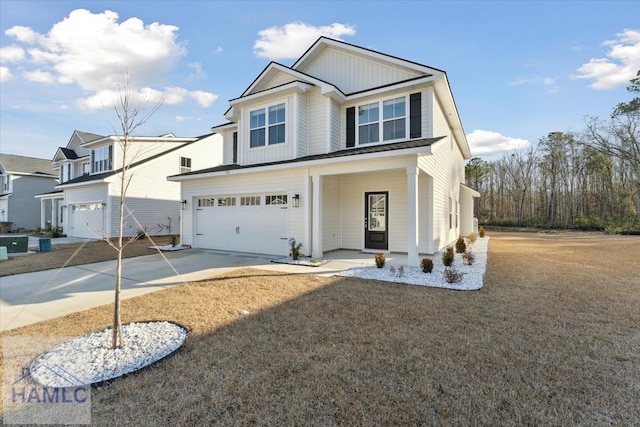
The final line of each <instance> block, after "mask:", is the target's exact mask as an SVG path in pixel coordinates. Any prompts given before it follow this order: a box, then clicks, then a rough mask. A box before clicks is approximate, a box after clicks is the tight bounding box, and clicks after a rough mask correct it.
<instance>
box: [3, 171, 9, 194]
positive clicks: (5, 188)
mask: <svg viewBox="0 0 640 427" xmlns="http://www.w3.org/2000/svg"><path fill="white" fill-rule="evenodd" d="M10 182H11V176H10V175H2V191H3V192H5V191H9V188H10Z"/></svg>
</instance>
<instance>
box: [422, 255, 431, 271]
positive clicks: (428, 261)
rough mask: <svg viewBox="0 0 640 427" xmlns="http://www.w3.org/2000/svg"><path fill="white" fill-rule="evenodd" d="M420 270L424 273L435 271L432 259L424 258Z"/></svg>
mask: <svg viewBox="0 0 640 427" xmlns="http://www.w3.org/2000/svg"><path fill="white" fill-rule="evenodd" d="M420 268H421V269H422V272H423V273H431V272H432V271H433V260H432V259H431V258H422V261H420Z"/></svg>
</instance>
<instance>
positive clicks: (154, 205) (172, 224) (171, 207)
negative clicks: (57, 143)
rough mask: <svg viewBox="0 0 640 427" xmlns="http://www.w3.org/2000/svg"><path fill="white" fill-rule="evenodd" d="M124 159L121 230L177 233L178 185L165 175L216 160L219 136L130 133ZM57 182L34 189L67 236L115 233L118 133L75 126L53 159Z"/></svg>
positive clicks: (119, 166) (120, 160) (218, 160)
mask: <svg viewBox="0 0 640 427" xmlns="http://www.w3.org/2000/svg"><path fill="white" fill-rule="evenodd" d="M129 144H130V145H129V149H128V151H127V156H128V157H127V163H128V164H129V165H130V168H129V170H128V172H127V173H128V176H130V177H131V183H130V185H129V187H128V189H127V197H126V203H125V205H126V209H125V219H124V230H123V231H124V235H125V236H132V235H135V234H136V233H138V231H140V230H142V229H145V230H147V232H148V233H149V234H151V235H159V234H180V213H181V209H182V207H183V204H182V203H181V200H180V185H179V184H178V183H174V182H168V181H167V179H166V177H167V176H168V175H172V174H178V173H185V172H189V171H192V170H196V169H202V168H208V167H212V166H215V165H219V164H221V163H222V137H221V136H219V135H215V134H208V135H204V136H201V137H197V138H178V137H176V136H174V135H172V134H167V135H162V136H159V137H132V138H131V139H130V140H129ZM53 164H54V167H55V168H56V169H57V170H58V173H59V177H60V184H59V185H58V186H57V187H56V188H57V190H58V191H57V192H53V193H47V194H40V195H39V196H38V197H39V198H40V199H41V200H42V202H43V203H45V202H47V201H50V202H52V203H53V204H54V205H55V206H57V207H58V209H57V210H56V212H58V215H57V216H56V218H55V220H56V221H57V225H60V226H61V227H62V228H63V231H64V233H65V234H66V235H67V236H74V237H85V238H95V239H99V238H103V237H115V236H117V235H118V225H119V219H120V214H119V200H120V188H121V186H120V183H121V180H120V175H119V173H118V172H120V171H121V170H122V166H123V150H122V147H121V137H120V136H117V135H110V136H101V135H95V134H91V133H86V132H80V131H75V132H74V133H73V135H72V136H71V139H70V140H69V143H68V144H67V146H66V147H60V148H58V150H57V152H56V154H55V157H54V158H53Z"/></svg>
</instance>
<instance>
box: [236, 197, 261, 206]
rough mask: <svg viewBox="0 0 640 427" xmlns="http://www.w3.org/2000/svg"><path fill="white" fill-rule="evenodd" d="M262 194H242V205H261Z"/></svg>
mask: <svg viewBox="0 0 640 427" xmlns="http://www.w3.org/2000/svg"><path fill="white" fill-rule="evenodd" d="M259 205H260V196H242V197H240V206H259Z"/></svg>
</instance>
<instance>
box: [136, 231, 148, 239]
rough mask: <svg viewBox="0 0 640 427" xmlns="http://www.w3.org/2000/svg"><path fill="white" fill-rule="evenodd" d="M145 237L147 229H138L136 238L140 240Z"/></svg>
mask: <svg viewBox="0 0 640 427" xmlns="http://www.w3.org/2000/svg"><path fill="white" fill-rule="evenodd" d="M146 238H147V230H145V229H142V228H141V229H139V230H138V232H137V233H136V239H138V240H142V239H146Z"/></svg>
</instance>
